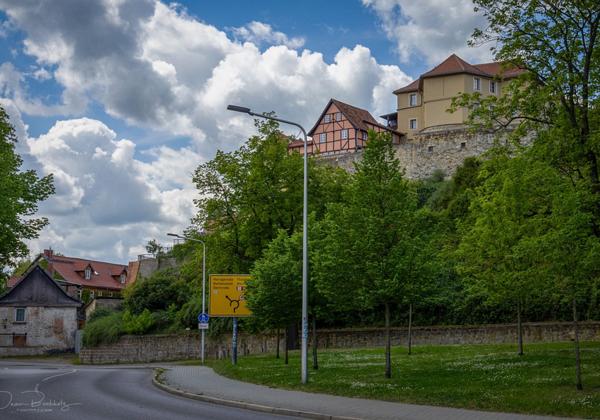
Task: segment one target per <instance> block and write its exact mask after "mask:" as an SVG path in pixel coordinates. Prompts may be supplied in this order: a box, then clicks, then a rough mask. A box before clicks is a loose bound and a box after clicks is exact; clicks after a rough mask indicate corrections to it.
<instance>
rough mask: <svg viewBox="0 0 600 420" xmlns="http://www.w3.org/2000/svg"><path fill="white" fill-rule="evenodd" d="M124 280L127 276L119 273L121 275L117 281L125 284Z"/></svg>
mask: <svg viewBox="0 0 600 420" xmlns="http://www.w3.org/2000/svg"><path fill="white" fill-rule="evenodd" d="M126 278H127V276H126V275H125V273H121V275H120V276H119V280H120V281H121V284H125V279H126Z"/></svg>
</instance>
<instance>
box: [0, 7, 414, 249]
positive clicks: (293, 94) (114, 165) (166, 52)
mask: <svg viewBox="0 0 600 420" xmlns="http://www.w3.org/2000/svg"><path fill="white" fill-rule="evenodd" d="M34 5H35V7H34ZM0 8H3V9H4V10H5V12H6V14H7V16H9V19H10V24H11V27H14V28H18V29H19V30H20V31H22V32H23V33H24V34H25V39H24V43H23V45H24V51H25V53H26V54H29V55H30V56H32V57H33V59H35V60H36V62H37V68H39V69H51V72H52V73H51V75H52V77H53V80H52V81H51V82H50V83H57V84H58V86H59V87H61V88H62V89H63V91H62V97H61V99H60V101H59V102H58V103H55V104H45V103H42V102H41V100H40V99H38V98H35V97H33V98H32V97H30V96H29V95H28V94H27V90H26V88H27V85H26V83H27V78H24V77H23V75H24V74H25V73H24V72H23V73H20V72H19V70H18V69H16V68H15V67H14V66H13V65H12V64H6V63H5V64H4V65H2V66H1V67H0V91H1V93H2V96H4V97H6V98H10V99H11V103H12V104H14V106H15V109H16V110H17V111H20V112H22V113H23V114H25V115H50V114H52V113H54V114H55V115H60V116H61V118H62V119H63V120H62V121H57V122H56V124H54V126H53V127H52V128H51V129H50V130H49V131H48V132H47V133H45V134H43V135H41V136H39V137H37V138H30V139H28V140H27V143H25V146H23V144H21V147H25V148H26V150H23V152H24V153H30V154H31V156H30V158H29V159H27V162H28V165H30V166H31V167H34V168H36V169H38V171H39V172H40V174H42V175H43V174H47V173H50V172H52V173H54V176H55V182H56V187H57V193H56V195H55V196H53V197H52V198H51V199H49V200H48V201H47V202H46V203H44V204H43V206H42V207H41V212H42V215H47V216H48V217H49V218H50V220H51V225H50V226H49V228H47V229H46V230H44V233H43V236H42V238H40V240H39V241H38V242H36V243H37V244H40V246H48V245H52V241H55V240H58V238H60V247H61V248H63V249H64V250H63V251H61V252H65V253H71V254H73V255H84V254H85V255H88V256H93V257H96V258H100V257H101V256H110V255H113V256H114V257H118V258H121V256H122V255H126V254H127V255H130V256H132V255H131V254H132V253H133V252H135V250H139V249H141V248H140V244H142V245H141V246H143V244H144V243H145V242H146V241H147V240H148V239H150V238H152V237H157V238H164V233H165V232H167V231H169V230H176V231H181V230H182V229H183V228H185V227H186V226H187V225H188V223H189V219H190V217H191V216H192V215H193V214H194V208H193V198H195V196H196V194H197V192H196V190H195V188H194V186H193V185H192V182H191V175H192V173H193V171H194V169H195V168H196V167H197V166H198V165H199V164H200V163H202V162H204V161H206V160H207V159H210V158H212V156H214V154H215V151H216V149H217V148H221V149H224V150H232V149H234V148H236V147H237V146H238V145H239V144H240V143H241V142H242V141H243V140H244V139H246V138H247V137H248V136H249V135H250V134H251V133H253V132H254V130H255V129H254V126H253V121H252V119H251V118H248V117H245V116H241V115H238V114H235V113H228V112H227V111H226V110H225V108H226V105H227V104H229V103H236V104H242V105H246V106H250V107H252V108H253V109H255V110H256V111H272V110H274V111H276V112H277V113H278V115H280V116H282V117H287V118H289V119H293V120H296V121H298V122H300V123H302V124H303V125H304V126H305V127H306V128H310V126H312V124H313V123H314V120H315V119H316V118H317V117H318V115H319V114H320V112H321V111H322V108H323V107H324V106H325V104H326V103H327V101H328V100H329V98H330V97H334V98H337V99H339V100H342V101H345V102H348V103H351V104H353V105H356V106H359V107H363V108H366V109H369V110H370V111H372V112H374V113H375V115H379V114H382V113H387V112H390V111H392V110H394V109H395V108H396V104H395V97H394V95H393V94H392V91H393V90H394V89H396V88H398V87H401V86H403V85H405V84H406V83H408V82H410V78H409V77H408V76H407V75H406V74H405V73H404V72H403V71H402V70H401V69H400V68H399V67H397V66H388V65H381V64H379V63H378V62H377V61H376V60H375V58H374V57H373V56H372V54H371V51H370V50H369V49H368V48H366V47H364V46H361V45H355V46H354V47H352V48H341V49H340V50H339V51H338V53H337V54H336V55H335V57H334V60H333V62H326V61H325V59H324V58H323V55H322V54H321V53H319V52H314V51H310V50H307V49H305V50H302V51H299V50H298V49H297V48H299V47H300V46H301V45H302V43H301V41H300V40H299V39H296V38H289V37H288V36H287V35H285V34H283V33H282V32H278V31H275V30H274V29H273V28H272V27H271V26H269V25H267V24H264V23H260V22H252V23H250V24H248V25H246V26H245V27H243V28H244V30H242V28H237V29H239V31H238V35H237V38H234V39H232V38H230V37H228V36H227V33H226V32H224V31H223V30H220V29H218V28H216V27H214V26H212V25H209V24H207V23H204V22H201V21H199V20H198V19H196V18H194V17H192V16H190V15H188V14H187V13H186V12H185V10H183V9H181V8H178V7H176V6H166V5H165V4H163V3H161V2H155V1H151V0H135V1H128V2H121V1H112V2H107V1H102V0H96V1H93V0H90V1H86V2H74V3H71V4H69V5H66V4H63V3H61V2H54V1H50V0H46V1H38V0H0ZM39 77H41V78H42V79H43V78H44V77H46V76H45V75H44V74H43V73H39ZM92 102H94V103H97V104H99V105H100V106H102V107H103V109H104V110H105V111H106V112H107V113H108V114H110V115H111V116H113V117H116V118H119V119H121V120H123V121H125V122H127V123H128V124H132V125H136V126H138V127H142V128H143V129H145V130H149V131H151V132H154V133H165V136H166V137H175V136H183V137H187V138H189V139H190V140H191V141H190V142H189V144H187V145H186V146H184V147H180V148H178V149H173V148H171V147H167V146H166V145H165V144H163V143H161V141H160V140H157V141H156V143H152V144H151V147H150V149H149V150H145V151H143V152H142V154H143V157H144V159H143V161H142V160H139V159H136V158H135V156H136V155H135V151H136V144H135V139H123V138H119V136H118V135H117V133H115V132H114V131H113V130H111V129H110V128H109V127H107V126H106V125H105V124H103V123H102V122H100V121H97V120H95V119H91V118H74V117H82V116H85V115H86V113H87V111H86V106H87V104H88V103H92ZM19 121H20V117H19ZM21 131H22V132H23V133H24V134H22V135H23V138H24V139H25V138H26V127H25V126H23V127H22V128H21ZM290 132H292V133H294V131H293V130H290ZM153 137H154V138H157V139H160V137H161V136H158V135H156V136H153Z"/></svg>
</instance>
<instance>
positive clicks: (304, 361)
mask: <svg viewBox="0 0 600 420" xmlns="http://www.w3.org/2000/svg"><path fill="white" fill-rule="evenodd" d="M227 109H228V110H229V111H235V112H241V113H244V114H248V115H250V116H253V117H259V118H264V119H267V120H273V121H279V122H280V123H284V124H290V125H293V126H295V127H298V128H299V129H300V130H301V131H302V134H304V204H303V212H302V225H303V226H302V349H301V357H302V363H301V366H302V368H301V369H302V372H301V377H302V383H303V384H305V383H307V382H308V155H307V149H308V139H307V137H306V130H305V129H304V127H302V126H301V125H300V124H298V123H295V122H293V121H287V120H282V119H280V118H277V117H273V116H271V115H267V114H257V113H255V112H252V111H251V110H250V108H246V107H243V106H237V105H227Z"/></svg>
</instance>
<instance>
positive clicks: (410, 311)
mask: <svg viewBox="0 0 600 420" xmlns="http://www.w3.org/2000/svg"><path fill="white" fill-rule="evenodd" d="M411 352H412V303H411V304H410V305H408V354H409V355H410V354H411Z"/></svg>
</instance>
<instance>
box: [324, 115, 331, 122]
mask: <svg viewBox="0 0 600 420" xmlns="http://www.w3.org/2000/svg"><path fill="white" fill-rule="evenodd" d="M323 122H324V123H325V124H327V123H330V122H331V114H325V117H323Z"/></svg>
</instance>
